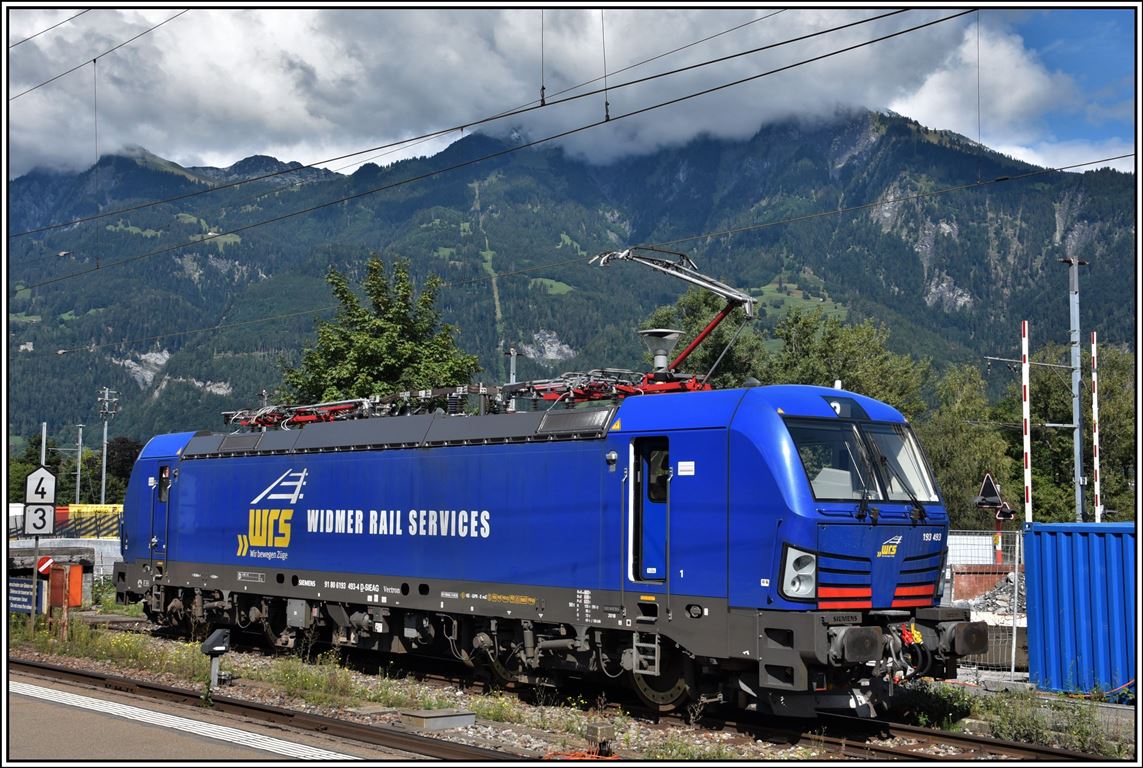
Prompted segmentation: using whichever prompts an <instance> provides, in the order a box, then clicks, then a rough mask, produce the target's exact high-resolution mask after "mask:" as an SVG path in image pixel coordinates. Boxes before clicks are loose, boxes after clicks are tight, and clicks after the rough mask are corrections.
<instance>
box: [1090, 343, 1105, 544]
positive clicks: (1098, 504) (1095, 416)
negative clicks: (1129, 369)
mask: <svg viewBox="0 0 1143 768" xmlns="http://www.w3.org/2000/svg"><path fill="white" fill-rule="evenodd" d="M1095 342H1096V338H1095V331H1092V332H1091V453H1092V465H1091V467H1092V469H1091V472H1092V476H1093V477H1094V479H1095V521H1096V522H1097V523H1098V522H1100V520H1101V519H1102V518H1103V503H1102V501H1101V499H1100V496H1099V385H1098V383H1097V382H1098V374H1097V372H1096V371H1097V369H1098V368H1099V365H1098V362H1097V361H1098V360H1099V358H1098V357H1097V356H1096V344H1095Z"/></svg>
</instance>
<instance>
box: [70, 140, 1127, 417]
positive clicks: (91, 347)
mask: <svg viewBox="0 0 1143 768" xmlns="http://www.w3.org/2000/svg"><path fill="white" fill-rule="evenodd" d="M1131 156H1132V155H1120V156H1119V157H1109V158H1103V159H1101V160H1091V161H1088V162H1084V163H1075V164H1073V165H1064V166H1059V167H1056V168H1044V169H1041V170H1039V171H1035V172H1033V173H1028V174H1023V175H1020V176H1013V177H1008V176H1001V177H997V178H996V179H992V180H987V181H984V182H978V183H974V184H963V185H960V186H956V187H947V188H945V189H937V190H932V191H930V192H924V193H921V194H917V195H910V196H909V197H907V198H899V199H883V200H879V201H877V202H873V203H869V204H866V205H861V206H853V207H850V208H838V209H834V210H829V211H822V212H820V213H817V214H813V216H814V217H816V216H832V215H839V214H842V213H846V212H848V211H852V210H860V209H862V208H870V207H874V206H878V205H892V204H894V203H897V202H905V201H907V200H915V199H917V198H920V197H934V196H936V195H943V194H948V193H951V192H960V191H963V190H966V189H976V188H981V187H985V186H987V185H989V184H992V183H996V182H999V181H1020V180H1023V179H1027V178H1032V177H1034V176H1038V175H1041V174H1044V173H1055V172H1058V171H1066V170H1070V169H1072V168H1082V167H1084V166H1088V165H1097V164H1099V163H1105V162H1108V161H1110V160H1120V159H1123V158H1125V157H1131ZM805 218H806V217H804V216H795V217H792V218H788V219H779V220H777V221H769V222H764V223H761V224H758V225H755V226H753V227H750V228H752V229H761V228H763V227H776V226H780V225H782V224H791V223H794V222H798V221H802V220H803V219H805ZM726 234H734V233H733V232H728V231H726V230H722V231H719V232H711V233H705V234H701V235H694V236H693V237H690V238H687V239H689V240H697V239H702V238H706V237H717V236H720V235H726ZM678 242H681V241H678ZM582 261H583V257H581V256H573V257H570V258H566V259H557V260H555V261H548V262H544V263H543V264H533V265H532V266H530V267H521V268H520V269H514V270H510V271H506V272H497V273H496V278H498V279H499V278H504V277H512V276H514V275H520V274H524V273H526V272H535V271H538V270H542V269H554V268H556V267H562V266H564V265H567V264H572V263H581V262H582ZM492 279H493V277H492V276H491V275H485V276H483V277H477V278H473V279H471V280H460V281H451V282H442V283H441V284H440V286H439V287H440V288H441V289H444V288H460V287H463V286H467V285H474V284H476V283H484V282H488V281H489V280H492ZM339 306H340V305H339V304H330V305H326V306H323V307H318V308H316V309H306V310H300V311H298V312H289V313H287V314H284V315H271V316H267V317H260V318H255V319H251V320H242V321H239V322H236V323H229V324H221V325H219V324H216V325H211V326H207V327H205V328H195V329H191V330H185V331H172V332H170V333H163V334H158V335H156V336H144V337H140V338H135V339H122V340H120V341H110V342H105V343H103V344H85V345H83V346H78V347H71V348H69V349H60V350H57V351H56V352H55V354H60V355H62V354H66V353H71V352H84V351H95V350H97V349H103V348H106V347H116V346H120V345H122V344H136V343H140V342H149V341H158V340H160V339H166V338H173V337H175V336H186V335H189V334H193V333H207V332H214V331H220V330H225V329H228V328H237V327H240V326H245V325H251V324H254V323H261V322H269V321H271V320H283V319H286V318H291V317H298V316H301V315H314V314H317V313H319V312H328V311H330V310H333V309H337V308H338V307H339ZM967 423H970V424H999V425H1004V423H1003V422H967ZM1016 426H1017V427H1019V424H1016ZM1032 426H1043V425H1037V424H1034V425H1032Z"/></svg>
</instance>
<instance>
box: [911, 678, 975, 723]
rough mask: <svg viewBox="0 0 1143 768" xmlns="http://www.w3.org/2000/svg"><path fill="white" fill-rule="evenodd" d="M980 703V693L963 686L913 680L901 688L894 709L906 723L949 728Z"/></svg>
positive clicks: (970, 712)
mask: <svg viewBox="0 0 1143 768" xmlns="http://www.w3.org/2000/svg"><path fill="white" fill-rule="evenodd" d="M977 706H978V705H977V700H976V697H975V696H973V695H972V694H971V693H969V692H967V691H966V690H964V689H963V688H961V687H960V686H955V685H945V684H941V683H926V682H924V681H921V680H913V681H909V682H907V683H906V684H905V685H903V686H901V687H900V688H898V689H897V691H896V693H895V694H894V695H893V700H892V705H891V709H890V711H891V712H892V713H893V714H894V716H895V717H896V718H899V719H900V720H901V721H902V722H905V723H912V724H914V725H920V726H923V727H933V728H941V729H943V730H949V729H950V728H952V726H953V724H954V723H956V722H957V721H958V720H963V719H964V718H966V717H968V716H969V715H971V714H972V713H973V711H974V710H975V708H976V707H977Z"/></svg>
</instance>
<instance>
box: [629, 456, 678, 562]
mask: <svg viewBox="0 0 1143 768" xmlns="http://www.w3.org/2000/svg"><path fill="white" fill-rule="evenodd" d="M631 463H632V465H633V471H632V477H633V478H634V481H633V482H632V487H631V493H632V503H631V511H632V525H631V542H630V543H631V546H630V551H629V557H630V569H629V576H630V577H631V578H632V579H633V580H635V581H663V580H665V579H666V577H667V548H668V546H669V541H670V539H669V536H668V531H667V526H668V510H669V507H670V499H669V498H668V494H669V493H670V478H671V460H670V446H669V443H668V440H667V438H665V437H644V438H639V439H637V440H635V441H634V442H633V443H632V456H631Z"/></svg>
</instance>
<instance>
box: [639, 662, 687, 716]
mask: <svg viewBox="0 0 1143 768" xmlns="http://www.w3.org/2000/svg"><path fill="white" fill-rule="evenodd" d="M662 653H663V657H662V658H661V659H660V666H659V674H658V675H657V676H651V675H637V674H635V673H634V672H629V673H628V677H629V678H630V680H631V687H632V688H633V689H634V690H635V695H636V696H638V697H639V701H641V702H643V704H644V706H646V707H648V708H649V709H652V710H654V711H656V712H660V713H663V714H666V713H667V712H674V711H675V710H676V709H678V708H680V707H682V706H683V705H684V704H686V703H687V701H689V700H690V699H691V698H692V694H693V692H694V684H693V675H692V673H691V662H690V659H689V658H687V656H686V654H684V653H683V652H682V651H680V650H679V649H678V648H677V647H674V646H664V647H663V649H662Z"/></svg>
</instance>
